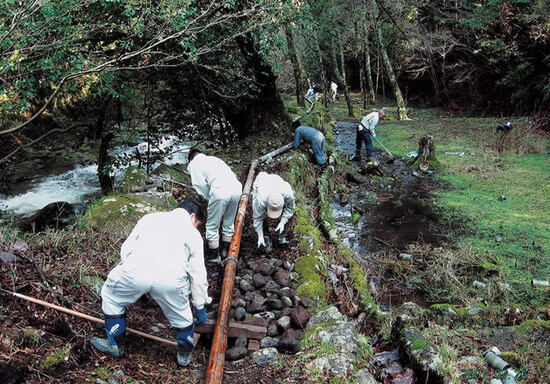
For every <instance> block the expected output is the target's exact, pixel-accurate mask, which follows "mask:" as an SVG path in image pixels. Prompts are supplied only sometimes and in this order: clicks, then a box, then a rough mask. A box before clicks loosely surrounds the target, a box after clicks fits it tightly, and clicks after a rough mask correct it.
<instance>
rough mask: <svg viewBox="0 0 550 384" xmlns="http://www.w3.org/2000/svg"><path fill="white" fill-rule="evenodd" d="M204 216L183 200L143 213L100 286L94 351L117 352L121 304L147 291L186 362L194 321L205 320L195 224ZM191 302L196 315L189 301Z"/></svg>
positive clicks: (202, 273)
mask: <svg viewBox="0 0 550 384" xmlns="http://www.w3.org/2000/svg"><path fill="white" fill-rule="evenodd" d="M202 219H203V215H202V211H201V209H200V207H199V205H198V204H197V203H195V202H193V201H191V200H187V201H184V202H183V203H181V204H180V205H178V207H177V208H176V209H174V210H173V211H171V212H156V213H150V214H148V215H145V216H143V217H142V218H141V219H140V220H139V221H138V222H137V224H136V226H135V227H134V229H133V230H132V233H130V236H128V238H127V239H126V241H125V242H124V244H122V248H121V250H120V263H119V264H118V265H117V266H116V267H115V268H113V269H112V270H111V272H110V273H109V275H108V276H107V280H106V281H105V284H103V288H102V289H101V299H102V309H103V313H104V314H105V330H106V332H107V339H102V338H99V337H93V338H92V340H91V344H92V345H93V346H94V347H95V348H96V349H97V350H99V351H101V352H104V353H108V354H111V355H113V356H117V357H119V356H122V355H123V352H124V339H125V334H126V313H125V307H126V306H128V305H130V304H133V303H135V302H136V301H137V300H138V299H139V298H140V297H141V296H142V295H144V294H145V293H149V294H150V295H151V297H152V298H153V299H154V300H155V301H156V302H157V303H158V305H159V306H160V308H161V309H162V311H163V312H164V315H165V316H166V318H167V319H168V321H169V322H170V324H171V325H172V326H173V327H174V328H175V331H176V341H177V344H178V346H177V361H178V364H179V365H181V366H186V365H188V364H189V363H190V362H191V358H192V354H193V326H194V324H195V325H202V324H204V323H205V322H206V310H205V308H204V305H205V304H208V303H209V302H210V298H209V297H208V282H207V280H206V267H205V266H204V257H203V252H204V251H203V246H204V245H203V240H202V236H201V234H200V233H199V231H198V229H197V227H198V226H199V225H200V223H201V221H202ZM189 294H191V296H192V300H191V302H192V303H193V306H194V307H195V311H196V315H197V319H198V320H197V321H195V323H193V314H192V312H191V307H190V305H189Z"/></svg>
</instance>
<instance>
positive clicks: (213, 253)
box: [205, 248, 222, 265]
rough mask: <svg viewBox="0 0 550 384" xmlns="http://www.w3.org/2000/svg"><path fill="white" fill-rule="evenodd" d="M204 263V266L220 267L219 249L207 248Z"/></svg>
mask: <svg viewBox="0 0 550 384" xmlns="http://www.w3.org/2000/svg"><path fill="white" fill-rule="evenodd" d="M205 263H206V265H220V264H221V263H222V259H221V257H220V248H208V253H207V255H206V261H205Z"/></svg>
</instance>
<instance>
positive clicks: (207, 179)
mask: <svg viewBox="0 0 550 384" xmlns="http://www.w3.org/2000/svg"><path fill="white" fill-rule="evenodd" d="M188 159H189V165H188V166H187V170H188V171H189V173H190V174H191V182H192V183H193V187H195V190H196V191H197V193H198V194H199V195H201V196H202V197H204V198H205V199H206V201H208V211H207V221H206V241H207V243H208V254H207V260H206V263H207V264H209V265H215V264H220V263H221V257H220V256H222V257H224V258H225V257H226V256H227V252H228V250H229V245H230V244H231V238H232V237H233V232H234V230H235V216H236V215H237V207H238V205H239V200H240V198H241V193H242V190H243V187H242V185H241V183H240V182H239V180H237V176H235V173H233V171H232V170H231V168H229V166H228V165H227V164H226V163H225V162H224V161H223V160H221V159H218V158H217V157H214V156H206V155H205V154H204V153H202V152H200V151H199V150H198V149H196V148H192V149H191V150H190V151H189V155H188ZM220 223H221V224H222V241H221V252H220V235H219V231H220Z"/></svg>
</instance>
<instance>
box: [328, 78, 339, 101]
mask: <svg viewBox="0 0 550 384" xmlns="http://www.w3.org/2000/svg"><path fill="white" fill-rule="evenodd" d="M337 95H338V84H336V83H335V82H334V81H331V82H330V101H332V102H333V103H334V101H335V100H336V96H337Z"/></svg>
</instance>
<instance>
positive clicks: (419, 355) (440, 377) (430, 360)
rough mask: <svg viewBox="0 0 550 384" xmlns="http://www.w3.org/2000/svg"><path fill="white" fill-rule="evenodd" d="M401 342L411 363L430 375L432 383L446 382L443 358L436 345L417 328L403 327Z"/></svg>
mask: <svg viewBox="0 0 550 384" xmlns="http://www.w3.org/2000/svg"><path fill="white" fill-rule="evenodd" d="M399 344H400V346H401V348H402V349H403V351H404V352H405V354H406V355H407V358H408V360H409V361H410V362H411V365H412V366H413V367H414V368H416V369H417V370H418V371H419V372H422V376H424V377H429V378H430V382H431V383H444V382H445V378H444V374H443V372H442V370H443V360H442V359H441V357H440V356H439V353H438V351H437V349H436V347H435V346H434V345H433V344H432V343H431V342H430V340H429V339H428V338H427V337H425V336H424V335H423V334H422V333H421V332H420V331H419V330H418V329H417V328H415V327H406V328H403V329H401V331H400V337H399ZM422 382H423V380H422Z"/></svg>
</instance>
